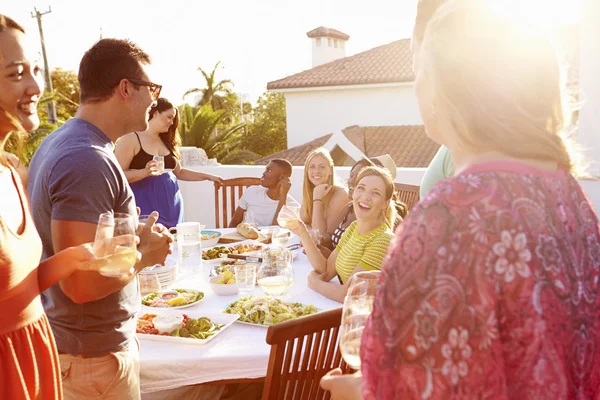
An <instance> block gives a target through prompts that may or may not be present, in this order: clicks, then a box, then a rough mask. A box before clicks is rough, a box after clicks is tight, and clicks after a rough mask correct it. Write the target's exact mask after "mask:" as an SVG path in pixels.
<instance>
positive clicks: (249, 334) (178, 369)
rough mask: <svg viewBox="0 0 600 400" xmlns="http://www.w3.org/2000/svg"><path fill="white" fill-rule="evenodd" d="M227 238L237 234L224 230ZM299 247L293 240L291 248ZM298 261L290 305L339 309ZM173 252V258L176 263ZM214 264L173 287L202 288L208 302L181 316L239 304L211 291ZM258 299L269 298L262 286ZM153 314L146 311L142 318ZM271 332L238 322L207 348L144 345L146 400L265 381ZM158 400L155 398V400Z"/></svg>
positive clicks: (257, 290)
mask: <svg viewBox="0 0 600 400" xmlns="http://www.w3.org/2000/svg"><path fill="white" fill-rule="evenodd" d="M219 231H220V232H222V233H228V232H231V231H232V229H221V230H219ZM292 243H299V239H298V237H295V236H294V237H292V238H291V240H290V242H289V243H288V244H292ZM298 252H299V254H298V255H297V257H296V258H295V259H294V260H293V264H292V266H293V269H294V283H293V285H292V286H291V287H290V291H289V293H288V295H286V296H282V297H281V300H282V301H285V302H300V303H303V304H305V305H308V304H312V305H314V306H315V307H317V308H318V309H320V310H328V309H331V308H336V307H340V303H338V302H336V301H333V300H330V299H328V298H326V297H325V296H323V295H321V294H319V293H317V292H315V291H313V290H312V289H310V288H308V286H307V277H308V274H309V273H310V271H312V267H311V265H310V263H309V261H308V258H307V257H306V255H305V254H303V253H302V249H301V248H300V249H299V250H298ZM176 256H177V254H176V252H174V254H173V255H171V256H170V257H172V258H176ZM214 265H215V264H214V263H213V264H208V263H204V264H203V265H202V267H199V268H197V271H196V273H195V274H194V275H191V276H190V275H188V276H186V277H184V278H183V279H178V281H176V282H175V283H174V284H173V285H172V286H171V287H172V288H186V289H198V290H201V291H203V292H204V294H205V297H204V299H203V300H202V301H200V302H199V303H197V304H195V305H193V306H191V307H189V308H185V309H182V310H181V311H182V313H185V312H186V311H189V312H192V311H194V312H206V313H220V312H223V310H224V309H225V308H226V307H227V305H229V304H230V303H232V302H234V301H236V300H237V299H238V296H237V295H234V296H218V295H216V294H215V293H214V292H213V291H212V289H211V288H210V284H209V282H208V278H209V272H210V269H211V267H212V266H214ZM254 296H265V294H264V292H263V291H262V289H261V288H260V287H258V286H257V287H256V288H255V289H254ZM152 311H153V309H150V308H146V307H142V313H145V312H152ZM266 334H267V327H262V326H251V325H245V324H241V323H237V322H236V323H234V324H233V325H231V326H230V327H228V328H227V329H225V330H224V331H223V332H221V333H220V334H219V335H218V336H216V337H215V338H214V339H213V340H211V341H210V342H209V343H206V344H205V345H195V344H190V345H187V344H179V343H168V342H161V341H151V340H147V339H142V340H140V388H141V392H142V395H144V394H150V393H152V394H155V395H156V394H158V393H155V392H159V391H164V390H169V389H175V388H180V387H183V386H188V385H197V384H202V383H232V382H239V381H247V380H251V379H258V378H264V377H265V375H266V373H267V364H268V360H269V353H270V350H271V349H270V346H269V345H268V344H267V343H266V341H265V339H266ZM153 397H156V396H153Z"/></svg>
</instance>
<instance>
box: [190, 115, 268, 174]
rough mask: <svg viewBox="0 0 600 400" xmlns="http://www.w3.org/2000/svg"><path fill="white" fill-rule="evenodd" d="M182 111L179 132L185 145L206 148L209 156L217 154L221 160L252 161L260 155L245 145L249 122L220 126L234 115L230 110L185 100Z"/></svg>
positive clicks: (246, 162) (231, 161) (225, 162)
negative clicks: (187, 102) (197, 106)
mask: <svg viewBox="0 0 600 400" xmlns="http://www.w3.org/2000/svg"><path fill="white" fill-rule="evenodd" d="M179 113H180V116H181V117H180V125H179V133H180V135H181V142H182V144H183V145H184V146H194V147H199V148H201V149H204V151H205V152H206V155H207V156H208V158H216V159H217V161H219V162H220V163H222V164H249V163H251V162H253V161H254V160H256V159H257V158H258V156H257V154H256V153H254V152H252V151H249V150H246V149H244V145H243V128H244V127H245V125H246V124H244V123H241V124H234V125H229V126H226V127H224V128H220V125H221V123H222V122H223V120H225V119H227V118H229V117H231V115H230V113H229V111H227V110H216V111H215V110H213V109H212V107H211V106H210V104H206V105H204V106H202V107H199V108H196V107H192V106H190V105H188V104H185V105H183V106H181V107H180V108H179Z"/></svg>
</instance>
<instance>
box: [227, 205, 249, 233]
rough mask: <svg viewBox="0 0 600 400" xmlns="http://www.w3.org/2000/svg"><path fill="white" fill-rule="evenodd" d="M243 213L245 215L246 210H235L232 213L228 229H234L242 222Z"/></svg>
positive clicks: (239, 208) (240, 208)
mask: <svg viewBox="0 0 600 400" xmlns="http://www.w3.org/2000/svg"><path fill="white" fill-rule="evenodd" d="M245 213H246V210H244V209H243V208H242V207H238V208H236V209H235V212H234V213H233V217H231V221H229V227H230V228H235V227H237V226H238V225H239V224H241V223H242V221H243V220H244V214H245Z"/></svg>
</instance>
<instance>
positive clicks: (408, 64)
mask: <svg viewBox="0 0 600 400" xmlns="http://www.w3.org/2000/svg"><path fill="white" fill-rule="evenodd" d="M414 80H415V76H414V74H413V71H412V53H411V51H410V39H402V40H398V41H395V42H392V43H389V44H386V45H383V46H379V47H375V48H374V49H371V50H367V51H364V52H362V53H358V54H355V55H353V56H350V57H345V58H341V59H339V60H335V61H332V62H329V63H327V64H323V65H319V66H317V67H315V68H312V69H309V70H307V71H303V72H300V73H297V74H295V75H292V76H288V77H287V78H283V79H279V80H276V81H273V82H269V83H268V84H267V89H268V90H274V89H291V88H305V87H319V86H342V85H364V84H375V83H399V82H412V81H414Z"/></svg>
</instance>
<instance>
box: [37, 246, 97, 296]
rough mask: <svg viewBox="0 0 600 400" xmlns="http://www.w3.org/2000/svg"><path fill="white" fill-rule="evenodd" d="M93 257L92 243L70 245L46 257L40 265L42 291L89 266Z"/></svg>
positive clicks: (39, 277)
mask: <svg viewBox="0 0 600 400" xmlns="http://www.w3.org/2000/svg"><path fill="white" fill-rule="evenodd" d="M93 259H94V255H93V253H92V246H91V245H90V244H85V245H81V246H76V247H69V248H68V249H64V250H63V251H61V252H59V253H56V254H55V255H54V256H52V257H49V258H47V259H45V260H44V261H42V262H41V263H40V265H39V267H38V284H39V288H40V293H41V292H43V291H44V290H46V289H48V288H49V287H50V286H52V285H54V284H56V283H58V282H60V281H62V280H63V279H66V278H67V277H68V276H69V275H71V274H72V273H74V272H75V271H77V270H80V269H83V268H86V267H88V266H89V264H90V262H91V261H92V260H93Z"/></svg>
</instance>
